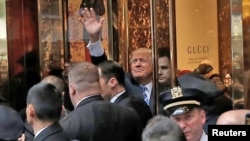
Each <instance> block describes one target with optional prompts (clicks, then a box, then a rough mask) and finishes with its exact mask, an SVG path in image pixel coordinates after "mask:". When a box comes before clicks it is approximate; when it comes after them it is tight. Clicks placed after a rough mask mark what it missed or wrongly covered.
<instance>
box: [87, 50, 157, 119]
mask: <svg viewBox="0 0 250 141" xmlns="http://www.w3.org/2000/svg"><path fill="white" fill-rule="evenodd" d="M104 60H107V56H106V54H103V55H102V56H98V57H96V56H91V61H92V63H93V64H95V65H97V64H99V63H101V62H102V61H104ZM125 89H126V92H127V94H128V95H133V96H137V97H139V98H141V99H142V100H144V98H143V91H142V88H141V87H140V85H139V84H138V82H136V81H135V80H134V79H133V77H132V74H131V73H126V76H125ZM149 100H150V101H149V107H150V110H151V112H152V114H153V115H155V114H156V103H155V100H156V99H155V93H154V92H153V89H152V91H151V94H150V99H149Z"/></svg>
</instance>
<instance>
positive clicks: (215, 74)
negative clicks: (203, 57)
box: [209, 73, 221, 80]
mask: <svg viewBox="0 0 250 141" xmlns="http://www.w3.org/2000/svg"><path fill="white" fill-rule="evenodd" d="M214 77H219V78H220V79H221V75H220V74H218V73H214V74H212V75H211V76H210V77H209V80H211V79H213V78H214Z"/></svg>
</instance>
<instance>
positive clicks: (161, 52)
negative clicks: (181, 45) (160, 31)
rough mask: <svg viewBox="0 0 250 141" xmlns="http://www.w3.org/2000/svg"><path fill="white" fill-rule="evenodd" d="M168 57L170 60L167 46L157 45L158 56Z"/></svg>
mask: <svg viewBox="0 0 250 141" xmlns="http://www.w3.org/2000/svg"><path fill="white" fill-rule="evenodd" d="M165 56H166V57H168V59H169V60H170V50H169V48H168V47H159V48H158V57H159V58H161V57H165Z"/></svg>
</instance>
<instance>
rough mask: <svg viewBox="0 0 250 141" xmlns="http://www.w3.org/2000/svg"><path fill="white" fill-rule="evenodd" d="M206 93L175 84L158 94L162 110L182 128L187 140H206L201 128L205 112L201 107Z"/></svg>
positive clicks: (204, 119)
mask: <svg viewBox="0 0 250 141" xmlns="http://www.w3.org/2000/svg"><path fill="white" fill-rule="evenodd" d="M206 97H207V95H206V94H205V93H203V92H202V91H200V90H197V89H193V88H192V89H190V88H185V89H182V88H181V87H179V86H177V87H174V88H172V89H170V90H167V91H164V92H162V93H161V94H160V96H159V100H160V103H161V104H163V105H164V110H166V112H167V113H168V115H169V117H170V118H171V119H173V120H174V121H175V122H176V123H177V124H178V125H179V126H180V127H181V129H182V131H183V132H184V134H185V137H186V139H187V141H207V140H208V137H207V135H206V133H205V132H204V130H203V124H205V122H206V113H205V111H204V109H203V108H202V106H203V104H204V103H205V100H206Z"/></svg>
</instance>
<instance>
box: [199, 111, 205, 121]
mask: <svg viewBox="0 0 250 141" xmlns="http://www.w3.org/2000/svg"><path fill="white" fill-rule="evenodd" d="M200 115H201V119H202V123H203V124H205V122H206V112H205V111H204V110H201V113H200Z"/></svg>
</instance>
